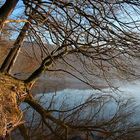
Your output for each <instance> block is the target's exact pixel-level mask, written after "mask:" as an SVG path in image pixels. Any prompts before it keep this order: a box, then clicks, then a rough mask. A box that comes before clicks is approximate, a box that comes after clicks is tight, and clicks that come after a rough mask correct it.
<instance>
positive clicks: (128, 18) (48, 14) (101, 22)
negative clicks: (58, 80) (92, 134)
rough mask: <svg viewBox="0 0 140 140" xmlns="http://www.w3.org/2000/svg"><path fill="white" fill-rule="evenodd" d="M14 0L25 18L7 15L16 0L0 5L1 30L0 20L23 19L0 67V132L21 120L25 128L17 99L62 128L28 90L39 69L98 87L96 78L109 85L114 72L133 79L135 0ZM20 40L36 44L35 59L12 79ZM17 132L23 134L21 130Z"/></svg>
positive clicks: (138, 6)
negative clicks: (19, 76) (23, 75)
mask: <svg viewBox="0 0 140 140" xmlns="http://www.w3.org/2000/svg"><path fill="white" fill-rule="evenodd" d="M20 2H23V5H24V13H25V16H24V17H25V19H22V18H21V19H19V20H15V19H10V18H9V16H10V15H11V13H12V11H13V10H14V9H15V6H16V5H17V3H18V0H6V1H5V3H4V4H3V5H2V6H1V8H0V19H1V21H0V29H1V32H2V29H3V28H4V25H6V24H10V23H11V22H15V23H19V24H20V23H21V22H22V23H24V25H23V24H22V25H23V27H22V29H21V30H20V31H19V35H18V37H17V38H15V42H14V44H13V47H12V48H11V50H10V51H9V53H8V54H7V55H6V57H5V60H4V61H3V63H2V64H1V68H0V91H1V103H0V112H1V114H0V117H1V118H3V121H2V124H1V127H0V135H1V136H2V135H3V136H5V135H6V133H7V132H8V133H10V132H11V131H12V130H13V129H15V128H17V126H19V125H21V124H22V125H21V127H20V128H19V129H20V130H21V133H22V134H23V133H24V132H26V131H24V130H26V129H25V126H24V125H23V121H22V119H21V118H22V116H23V114H22V112H21V111H20V110H19V105H20V104H21V103H22V102H26V103H28V104H29V105H30V106H31V107H32V108H33V109H34V110H36V111H37V112H38V113H39V114H40V115H41V117H42V120H43V122H44V123H46V125H47V121H46V120H49V121H52V122H53V123H55V124H57V125H58V126H61V128H63V129H65V130H66V131H67V127H68V126H67V124H66V122H65V121H64V120H62V119H61V118H59V119H58V118H56V117H55V116H53V114H52V112H50V111H48V110H47V109H45V108H44V107H43V106H42V105H40V104H39V103H38V102H37V101H36V100H35V98H34V97H33V95H32V93H31V89H32V86H33V85H34V83H35V82H36V81H37V80H38V79H39V77H40V76H41V75H42V74H43V73H45V72H48V73H51V72H56V73H59V72H61V73H67V74H69V75H71V76H73V77H75V78H77V79H78V80H80V81H82V82H84V83H85V84H87V85H89V86H90V87H92V88H93V89H98V90H100V88H99V87H98V86H97V84H96V83H97V82H98V81H99V82H101V81H106V82H107V83H108V85H109V86H112V85H111V81H110V79H111V78H112V77H113V78H114V77H115V76H119V77H120V78H127V79H130V78H139V71H138V67H134V66H135V64H137V63H136V62H137V61H136V59H138V58H139V44H140V36H139V23H140V21H139V16H140V10H139V9H140V3H139V2H138V1H135V0H130V1H123V0H122V1H121V0H113V1H111V0H107V1H104V0H102V1H99V0H95V1H92V0H82V1H77V0H75V1H68V0H65V1H61V0H48V1H45V0H44V1H43V0H22V1H20ZM24 40H27V41H29V42H30V43H31V42H32V43H36V44H37V47H38V48H37V49H38V52H39V53H38V55H37V59H38V60H39V62H40V63H39V65H38V66H36V69H34V70H32V72H30V75H28V76H27V78H25V79H17V78H16V77H15V76H14V71H12V68H13V66H14V65H16V62H17V60H18V58H19V54H20V53H19V52H20V50H21V47H22V46H23V42H24ZM34 47H35V46H34V45H33V48H34ZM25 49H26V48H25ZM27 51H28V50H27ZM34 59H36V55H35V56H34ZM61 64H63V65H65V66H67V67H68V68H69V69H66V68H67V67H66V68H63V67H62V66H61ZM110 73H111V74H110ZM11 93H12V94H11ZM7 103H9V104H7ZM9 110H10V111H9ZM11 110H14V111H11ZM15 118H16V119H15ZM108 124H109V122H108ZM48 127H50V126H49V125H48ZM71 127H75V126H71ZM50 129H51V128H50ZM51 131H52V132H53V130H52V129H51ZM122 131H123V130H122ZM23 136H24V137H25V139H27V135H23ZM66 136H67V135H66ZM65 139H66V138H65Z"/></svg>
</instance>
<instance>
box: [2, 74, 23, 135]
mask: <svg viewBox="0 0 140 140" xmlns="http://www.w3.org/2000/svg"><path fill="white" fill-rule="evenodd" d="M24 89H25V86H24V84H23V83H22V82H21V81H19V80H16V79H13V78H12V77H9V76H6V75H4V74H0V119H1V121H0V136H4V135H6V133H9V132H11V131H12V130H13V129H14V128H15V127H16V126H18V125H19V124H21V123H22V112H21V111H20V109H19V107H18V105H19V103H18V102H19V101H20V100H19V96H20V97H21V96H22V94H23V93H24ZM19 94H21V95H19Z"/></svg>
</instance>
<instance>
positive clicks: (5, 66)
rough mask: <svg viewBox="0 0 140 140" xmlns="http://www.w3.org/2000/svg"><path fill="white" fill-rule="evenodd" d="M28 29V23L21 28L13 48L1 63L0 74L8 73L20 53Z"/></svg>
mask: <svg viewBox="0 0 140 140" xmlns="http://www.w3.org/2000/svg"><path fill="white" fill-rule="evenodd" d="M28 28H29V23H28V22H27V23H25V25H24V26H23V28H22V30H21V32H20V34H19V36H18V38H17V39H16V41H15V43H14V45H13V47H12V48H11V50H10V52H9V53H8V55H7V56H6V58H5V60H4V62H3V63H2V66H1V68H0V72H5V73H10V70H11V68H12V66H13V64H14V62H15V60H16V58H17V56H18V53H19V52H20V48H21V46H22V43H23V41H24V38H25V36H26V32H27V30H28Z"/></svg>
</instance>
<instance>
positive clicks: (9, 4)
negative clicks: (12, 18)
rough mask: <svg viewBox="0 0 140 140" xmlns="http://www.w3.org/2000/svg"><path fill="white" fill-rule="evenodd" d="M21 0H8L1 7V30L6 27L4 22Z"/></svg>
mask: <svg viewBox="0 0 140 140" xmlns="http://www.w3.org/2000/svg"><path fill="white" fill-rule="evenodd" d="M18 1H19V0H6V2H5V3H4V4H3V6H2V7H1V8H0V30H1V29H2V28H3V27H4V22H5V20H6V19H7V18H8V16H9V15H10V14H11V13H12V11H13V10H14V8H15V6H16V4H17V3H18Z"/></svg>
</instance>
